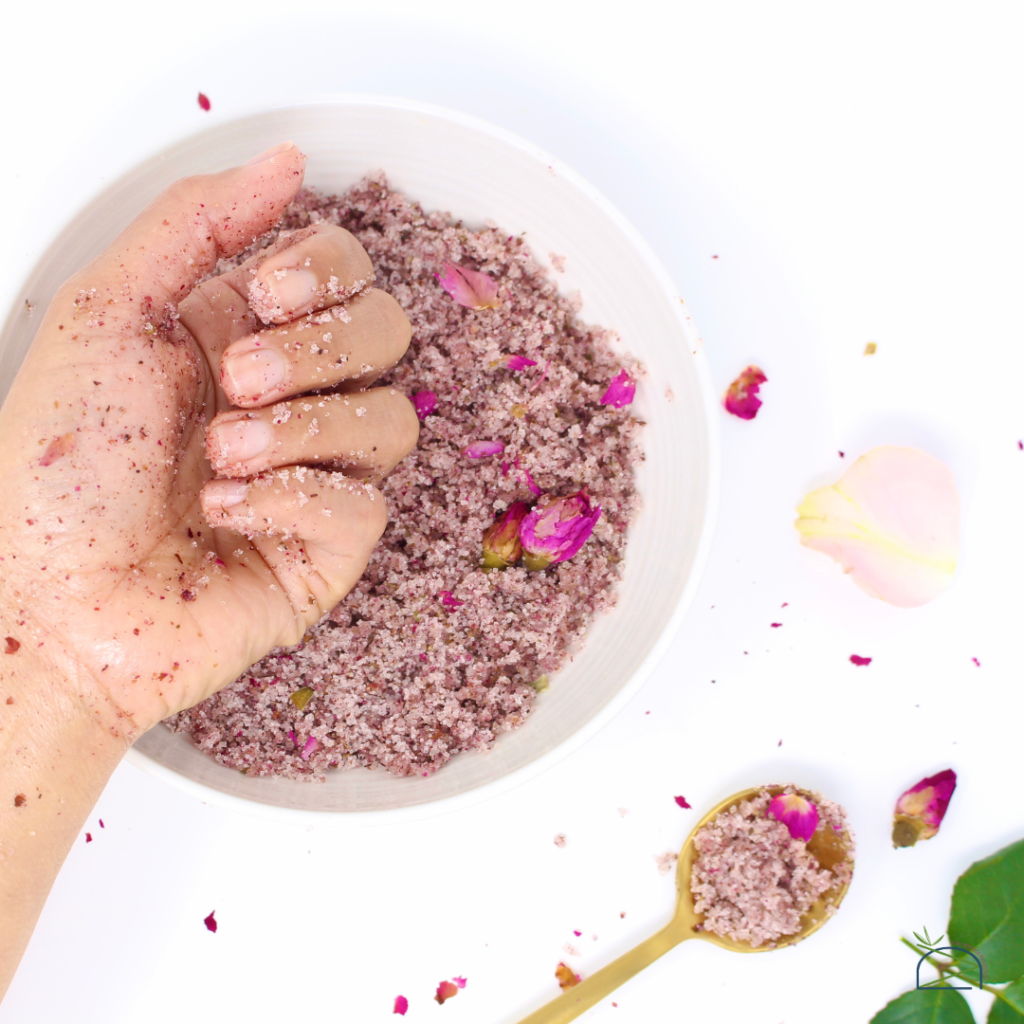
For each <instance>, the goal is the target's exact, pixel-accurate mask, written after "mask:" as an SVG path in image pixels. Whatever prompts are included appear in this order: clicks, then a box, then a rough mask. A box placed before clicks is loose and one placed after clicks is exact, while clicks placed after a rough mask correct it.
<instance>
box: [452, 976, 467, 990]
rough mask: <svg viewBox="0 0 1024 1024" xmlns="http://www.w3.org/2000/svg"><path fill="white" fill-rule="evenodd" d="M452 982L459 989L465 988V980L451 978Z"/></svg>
mask: <svg viewBox="0 0 1024 1024" xmlns="http://www.w3.org/2000/svg"><path fill="white" fill-rule="evenodd" d="M452 981H454V982H455V984H456V985H458V986H459V988H465V987H466V979H465V978H452Z"/></svg>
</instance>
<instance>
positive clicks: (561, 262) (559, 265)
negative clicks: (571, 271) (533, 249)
mask: <svg viewBox="0 0 1024 1024" xmlns="http://www.w3.org/2000/svg"><path fill="white" fill-rule="evenodd" d="M548 259H549V260H551V266H553V267H554V268H555V270H557V271H558V273H560V274H564V273H565V257H564V256H559V255H558V253H556V252H549V253H548Z"/></svg>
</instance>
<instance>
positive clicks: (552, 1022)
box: [520, 786, 853, 1024]
mask: <svg viewBox="0 0 1024 1024" xmlns="http://www.w3.org/2000/svg"><path fill="white" fill-rule="evenodd" d="M765 789H767V790H768V792H769V793H771V795H772V796H778V794H779V793H782V792H784V787H783V786H758V787H756V788H754V789H745V790H743V791H742V792H741V793H734V794H733V795H732V796H731V797H729V799H728V800H723V801H722V802H721V803H720V804H718V805H717V806H716V807H712V808H711V810H710V811H708V813H707V814H705V815H704V817H703V818H701V819H700V821H698V822H697V824H696V825H695V826H694V828H693V831H692V832H691V833H690V835H689V837H688V838H687V840H686V842H685V843H684V844H683V849H682V852H681V853H680V854H679V865H678V867H677V869H676V886H677V888H678V890H679V899H678V902H677V903H676V913H675V917H674V918H673V919H672V920H671V921H670V922H669V924H668V925H667V926H666V927H664V928H662V930H661V931H660V932H658V933H657V934H656V935H652V936H651V937H650V938H649V939H647V941H646V942H641V943H640V945H639V946H637V947H636V948H635V949H631V950H630V951H629V952H628V953H625V954H623V955H622V956H620V957H619V958H618V960H613V961H612V962H611V963H610V964H608V966H607V967H602V968H601V970H599V971H598V972H597V973H596V974H592V975H590V977H589V978H584V979H583V981H581V982H580V983H579V984H578V985H574V986H573V987H572V988H570V989H567V990H566V991H565V992H563V993H562V994H561V995H560V996H559V997H558V998H557V999H552V1000H551V1002H550V1003H548V1004H547V1005H546V1006H542V1007H541V1008H540V1009H539V1010H536V1011H535V1012H533V1013H531V1014H530V1016H529V1017H524V1018H523V1020H522V1021H520V1024H568V1022H569V1021H571V1020H575V1019H576V1018H577V1017H578V1016H579V1015H580V1014H581V1013H583V1012H584V1011H586V1010H589V1009H590V1008H591V1007H592V1006H594V1005H595V1004H597V1003H599V1002H600V1001H601V1000H602V999H604V997H605V996H607V995H610V994H611V993H612V992H614V991H615V989H617V988H618V987H619V986H620V985H622V984H624V983H625V982H627V981H629V979H630V978H632V977H633V976H634V975H636V974H639V973H640V972H641V971H642V970H643V969H644V968H645V967H647V966H649V965H650V964H653V963H654V961H655V960H657V959H658V957H660V956H664V954H665V953H667V952H668V951H669V950H670V949H672V948H673V947H674V946H677V945H679V943H680V942H685V941H686V940H687V939H703V940H704V941H705V942H713V943H714V944H715V945H716V946H721V947H722V948H723V949H731V950H732V951H733V952H734V953H761V952H763V951H765V950H770V949H782V948H783V947H784V946H792V945H793V943H794V942H799V941H800V940H801V939H806V938H807V936H808V935H811V934H813V933H814V932H816V931H817V930H818V929H819V928H820V927H821V926H822V925H823V924H824V923H825V922H826V921H827V920H828V919H829V917H831V915H832V913H833V912H834V908H835V907H838V906H839V904H840V903H841V902H842V899H843V897H844V896H845V895H846V890H847V889H849V887H850V883H849V882H845V883H843V884H838V883H837V884H836V885H834V886H832V888H831V889H829V890H828V891H827V892H824V893H822V894H821V896H819V897H818V899H817V900H816V901H815V903H814V905H813V906H812V907H811V908H810V910H808V911H807V913H806V914H804V915H803V917H802V918H801V919H800V930H799V931H798V932H797V933H796V934H795V935H784V936H782V937H781V938H779V939H778V941H777V942H775V944H774V945H768V944H765V945H763V946H757V947H754V946H751V945H750V943H748V942H736V941H734V940H732V939H728V938H725V937H723V936H721V935H715V934H714V933H713V932H706V931H700V930H698V925H699V924H700V923H701V922H702V921H703V919H704V918H703V915H702V914H698V913H697V911H696V910H694V908H693V895H692V893H691V892H690V872H691V871H692V869H693V862H694V861H695V860H696V858H697V851H696V849H695V848H694V845H693V839H694V836H696V834H697V832H698V831H699V830H700V829H701V828H703V827H704V826H705V825H706V824H707V823H708V822H709V821H710V820H711V819H712V818H714V817H715V815H717V814H719V813H720V812H722V811H724V810H727V809H728V808H730V807H732V806H733V805H734V804H738V803H740V802H741V801H743V800H749V799H750V798H751V797H753V796H756V795H757V794H758V793H760V792H762V791H763V790H765ZM790 791H791V792H792V790H790ZM797 792H798V793H800V795H801V796H803V797H805V798H807V799H810V798H811V797H812V794H810V793H808V792H807V791H806V790H799V789H798V790H797ZM807 849H808V850H809V851H810V853H811V854H813V856H814V857H815V859H816V860H817V861H818V864H819V866H820V867H822V868H827V869H829V870H831V869H832V868H834V867H835V866H836V865H837V864H840V863H841V862H842V861H849V862H850V866H851V868H852V866H853V861H852V858H851V856H850V852H851V843H850V837H849V835H848V834H847V833H845V832H843V833H841V834H838V835H837V834H836V833H835V832H834V831H833V829H831V828H823V829H818V830H817V831H816V832H815V833H814V835H813V836H811V839H810V841H809V842H808V844H807Z"/></svg>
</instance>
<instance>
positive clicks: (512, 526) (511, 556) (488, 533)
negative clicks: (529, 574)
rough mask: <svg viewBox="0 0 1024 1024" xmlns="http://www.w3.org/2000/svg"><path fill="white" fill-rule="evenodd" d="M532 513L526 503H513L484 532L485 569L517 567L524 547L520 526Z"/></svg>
mask: <svg viewBox="0 0 1024 1024" xmlns="http://www.w3.org/2000/svg"><path fill="white" fill-rule="evenodd" d="M529 511H530V506H529V505H527V504H526V502H525V501H516V502H513V503H512V504H511V505H510V506H509V507H508V509H507V510H506V511H505V513H504V514H503V515H500V516H499V517H498V518H497V519H495V520H494V522H493V523H492V524H491V525H490V526H489V527H488V528H487V529H486V530H484V545H483V546H484V557H483V566H484V568H485V569H505V568H507V567H508V566H510V565H515V563H516V562H518V561H519V559H520V558H521V557H522V555H523V545H522V544H521V543H520V542H519V524H520V523H522V521H523V517H524V516H525V515H526V513H527V512H529Z"/></svg>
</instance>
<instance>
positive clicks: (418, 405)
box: [412, 391, 437, 420]
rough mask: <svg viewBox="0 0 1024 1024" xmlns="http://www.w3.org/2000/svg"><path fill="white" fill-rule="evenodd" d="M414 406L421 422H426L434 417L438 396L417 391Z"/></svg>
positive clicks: (413, 401) (413, 400)
mask: <svg viewBox="0 0 1024 1024" xmlns="http://www.w3.org/2000/svg"><path fill="white" fill-rule="evenodd" d="M412 404H413V408H414V409H415V410H416V415H417V416H419V418H420V419H421V420H425V419H426V418H427V417H428V416H432V415H433V414H434V410H435V409H436V408H437V395H435V394H434V392H433V391H417V392H416V393H415V394H414V395H413V396H412Z"/></svg>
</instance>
